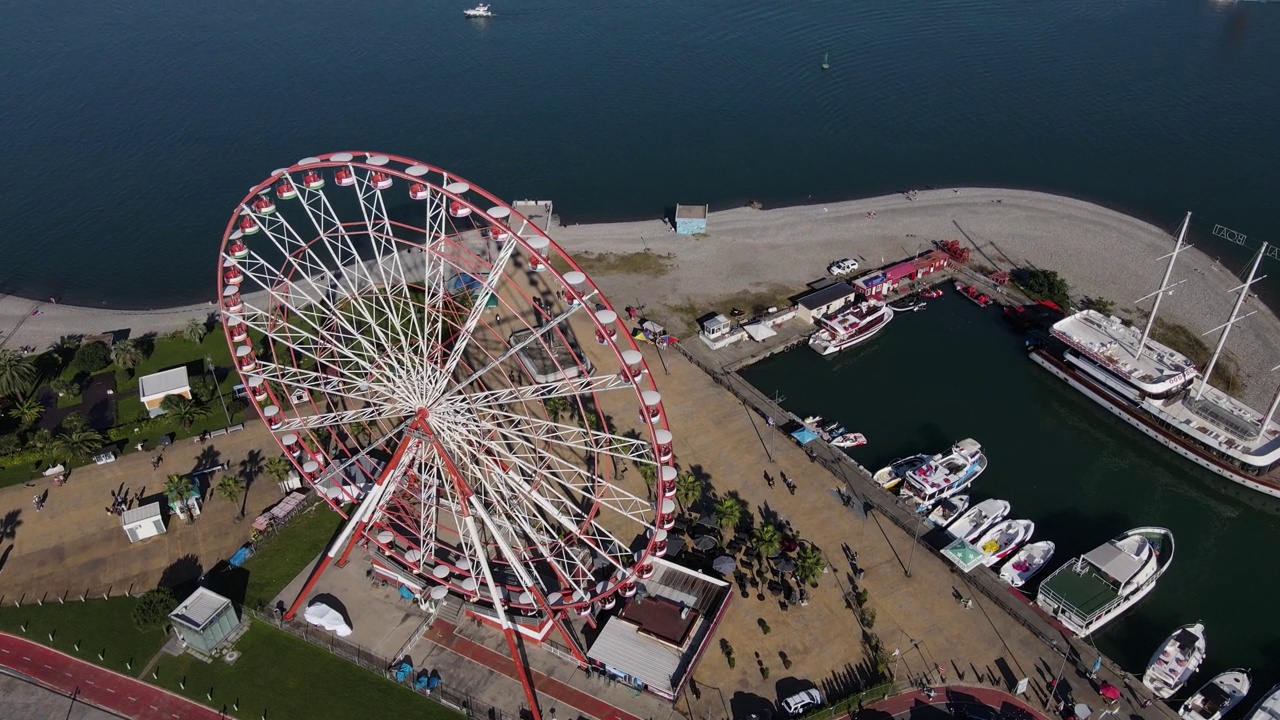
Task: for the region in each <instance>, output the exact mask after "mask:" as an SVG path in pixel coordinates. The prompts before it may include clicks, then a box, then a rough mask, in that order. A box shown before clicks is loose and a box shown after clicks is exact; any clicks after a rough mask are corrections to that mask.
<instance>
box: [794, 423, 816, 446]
mask: <svg viewBox="0 0 1280 720" xmlns="http://www.w3.org/2000/svg"><path fill="white" fill-rule="evenodd" d="M791 437H793V438H795V439H796V442H798V443H800V444H801V445H807V444H809V443H811V442H813V441H814V440H817V439H818V433H816V432H814V431H812V430H810V429H809V428H807V427H802V428H800V429H799V430H796V431H795V432H793V433H791Z"/></svg>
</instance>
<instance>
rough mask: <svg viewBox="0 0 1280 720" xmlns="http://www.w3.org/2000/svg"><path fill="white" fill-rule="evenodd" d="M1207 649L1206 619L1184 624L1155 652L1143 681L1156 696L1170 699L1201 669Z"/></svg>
mask: <svg viewBox="0 0 1280 720" xmlns="http://www.w3.org/2000/svg"><path fill="white" fill-rule="evenodd" d="M1205 653H1206V641H1205V637H1204V623H1195V624H1193V625H1183V626H1182V627H1180V628H1178V629H1177V630H1174V631H1173V634H1172V635H1170V636H1169V637H1168V638H1167V639H1166V640H1165V641H1164V642H1163V643H1161V645H1160V647H1159V648H1158V649H1157V650H1156V653H1155V654H1154V655H1152V656H1151V662H1149V663H1147V672H1146V673H1144V674H1143V676H1142V684H1143V685H1146V686H1147V689H1149V690H1150V691H1151V692H1153V693H1155V696H1156V697H1158V698H1160V699H1161V700H1168V699H1169V698H1171V697H1173V694H1174V693H1176V692H1178V691H1179V690H1181V689H1182V686H1183V685H1186V684H1187V681H1188V680H1190V679H1191V676H1192V675H1195V674H1196V671H1197V670H1199V669H1200V664H1201V663H1203V662H1204V658H1205Z"/></svg>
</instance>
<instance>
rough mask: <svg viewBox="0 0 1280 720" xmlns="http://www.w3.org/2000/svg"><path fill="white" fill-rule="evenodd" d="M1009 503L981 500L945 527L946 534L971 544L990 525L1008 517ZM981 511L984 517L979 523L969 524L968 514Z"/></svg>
mask: <svg viewBox="0 0 1280 720" xmlns="http://www.w3.org/2000/svg"><path fill="white" fill-rule="evenodd" d="M1010 509H1011V508H1010V506H1009V503H1008V502H1007V501H1005V500H996V499H994V498H993V499H991V500H983V501H982V502H980V503H978V504H977V505H974V506H973V507H971V508H969V509H968V510H967V511H966V512H965V514H963V515H961V516H960V517H958V518H956V521H955V523H954V524H952V525H950V526H948V527H947V532H948V533H950V534H951V535H952V536H953V537H957V538H960V539H962V540H964V541H965V542H973V541H974V539H975V538H978V537H980V536H981V535H982V534H983V533H985V532H986V531H987V528H990V527H991V526H992V525H995V524H996V523H998V522H1000V521H1001V520H1004V519H1005V517H1006V516H1008V515H1009V510H1010ZM979 510H980V511H982V512H983V513H984V514H985V517H984V518H982V520H981V521H980V522H977V523H970V522H969V519H970V518H969V514H970V513H973V512H977V511H979Z"/></svg>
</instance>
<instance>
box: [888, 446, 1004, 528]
mask: <svg viewBox="0 0 1280 720" xmlns="http://www.w3.org/2000/svg"><path fill="white" fill-rule="evenodd" d="M986 469H987V456H986V455H983V454H982V446H981V445H979V444H978V441H977V440H974V439H973V438H966V439H964V440H961V441H960V442H958V443H956V444H955V445H952V446H951V450H950V451H948V452H947V453H945V454H944V453H938V454H937V455H934V456H933V457H931V458H929V462H927V463H925V464H924V465H922V466H920V467H918V468H916V469H915V470H912V471H911V472H908V473H907V474H906V478H905V480H906V484H905V485H904V486H903V491H902V497H903V498H904V499H906V500H907V501H908V502H913V503H914V504H915V508H916V512H918V513H921V514H923V513H924V512H925V511H927V510H928V509H929V508H931V507H933V506H934V505H936V504H937V503H938V502H939V501H941V500H944V499H946V498H949V497H951V496H952V495H957V494H959V493H961V492H963V491H964V490H965V489H967V488H968V487H969V486H970V485H972V484H973V481H974V480H976V479H977V478H978V476H979V475H981V474H982V471H983V470H986Z"/></svg>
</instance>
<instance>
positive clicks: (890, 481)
mask: <svg viewBox="0 0 1280 720" xmlns="http://www.w3.org/2000/svg"><path fill="white" fill-rule="evenodd" d="M928 462H929V456H928V455H925V454H924V453H921V454H919V455H912V456H911V457H905V458H901V459H898V460H894V461H893V462H891V463H889V466H888V467H882V468H880V469H879V470H877V471H876V474H875V475H872V476H871V479H872V480H875V481H876V484H877V485H879V486H880V487H882V488H884V489H885V490H892V489H894V488H896V487H898V485H899V484H901V483H902V479H903V478H905V477H906V476H907V473H909V472H911V471H913V470H915V469H917V468H921V467H924V466H925V464H927V463H928Z"/></svg>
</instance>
